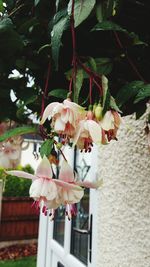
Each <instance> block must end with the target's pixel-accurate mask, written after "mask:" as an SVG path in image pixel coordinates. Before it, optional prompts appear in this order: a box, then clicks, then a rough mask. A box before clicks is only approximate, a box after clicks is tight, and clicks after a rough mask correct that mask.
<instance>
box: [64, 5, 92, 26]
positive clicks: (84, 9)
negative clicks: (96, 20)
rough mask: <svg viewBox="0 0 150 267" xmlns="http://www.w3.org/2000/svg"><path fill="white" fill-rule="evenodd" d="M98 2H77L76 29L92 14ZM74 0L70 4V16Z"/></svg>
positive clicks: (75, 6) (75, 10) (75, 11)
mask: <svg viewBox="0 0 150 267" xmlns="http://www.w3.org/2000/svg"><path fill="white" fill-rule="evenodd" d="M95 3H96V0H90V1H89V0H82V1H79V0H75V5H74V20H75V27H78V26H79V25H80V24H81V23H82V22H83V21H84V20H85V19H86V18H87V17H88V16H89V15H90V13H91V11H92V10H93V8H94V6H95ZM71 10H72V0H70V1H69V4H68V15H71Z"/></svg>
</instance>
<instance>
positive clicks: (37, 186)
mask: <svg viewBox="0 0 150 267" xmlns="http://www.w3.org/2000/svg"><path fill="white" fill-rule="evenodd" d="M42 184H43V179H36V180H35V181H34V182H33V183H32V184H31V186H30V190H29V194H30V197H33V198H34V199H39V198H40V196H41V188H42Z"/></svg>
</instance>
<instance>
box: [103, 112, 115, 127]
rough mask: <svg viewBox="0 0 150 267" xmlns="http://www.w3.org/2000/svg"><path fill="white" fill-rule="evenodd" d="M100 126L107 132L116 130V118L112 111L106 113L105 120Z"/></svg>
mask: <svg viewBox="0 0 150 267" xmlns="http://www.w3.org/2000/svg"><path fill="white" fill-rule="evenodd" d="M100 125H101V127H102V128H103V129H104V130H105V131H109V130H112V129H114V128H115V127H114V116H113V114H112V112H111V111H110V110H109V111H107V112H106V113H105V115H104V117H103V119H102V120H101V121H100Z"/></svg>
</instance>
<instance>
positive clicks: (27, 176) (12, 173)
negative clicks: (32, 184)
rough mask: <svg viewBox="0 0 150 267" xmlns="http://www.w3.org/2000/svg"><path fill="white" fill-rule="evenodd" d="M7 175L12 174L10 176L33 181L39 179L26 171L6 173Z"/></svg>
mask: <svg viewBox="0 0 150 267" xmlns="http://www.w3.org/2000/svg"><path fill="white" fill-rule="evenodd" d="M6 173H7V174H10V175H14V176H17V177H21V178H27V179H31V180H35V179H37V177H36V176H35V175H33V174H30V173H27V172H24V171H6Z"/></svg>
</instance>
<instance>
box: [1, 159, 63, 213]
mask: <svg viewBox="0 0 150 267" xmlns="http://www.w3.org/2000/svg"><path fill="white" fill-rule="evenodd" d="M6 173H8V174H11V175H15V176H17V177H23V178H27V179H31V180H32V184H31V187H30V190H29V194H30V197H32V198H34V199H35V201H37V202H38V204H39V206H40V204H41V202H42V201H44V206H46V207H47V208H58V206H59V205H60V199H59V196H58V190H57V185H56V183H55V181H56V180H55V179H52V176H53V174H52V169H51V165H50V162H49V160H48V159H47V158H46V157H45V156H44V157H43V159H42V161H41V163H40V164H39V166H38V167H37V170H36V172H35V175H32V174H29V173H26V172H23V171H7V172H6Z"/></svg>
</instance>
